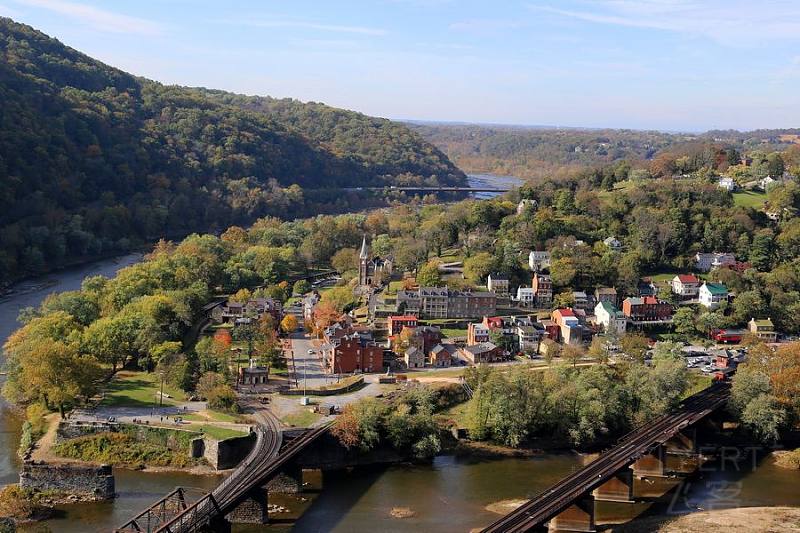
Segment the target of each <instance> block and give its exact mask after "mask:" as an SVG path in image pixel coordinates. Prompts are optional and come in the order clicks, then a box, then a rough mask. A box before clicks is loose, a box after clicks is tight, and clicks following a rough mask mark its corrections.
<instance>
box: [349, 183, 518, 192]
mask: <svg viewBox="0 0 800 533" xmlns="http://www.w3.org/2000/svg"><path fill="white" fill-rule="evenodd" d="M514 188H515V187H395V186H393V185H390V186H386V187H347V188H344V189H342V190H343V191H346V192H361V191H368V192H392V191H399V192H423V193H424V192H431V193H434V192H496V193H498V194H502V193H505V192H509V191H511V190H513V189H514Z"/></svg>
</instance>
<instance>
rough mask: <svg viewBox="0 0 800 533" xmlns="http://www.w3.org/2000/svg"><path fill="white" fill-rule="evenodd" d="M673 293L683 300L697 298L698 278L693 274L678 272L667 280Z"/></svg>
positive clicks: (698, 290)
mask: <svg viewBox="0 0 800 533" xmlns="http://www.w3.org/2000/svg"><path fill="white" fill-rule="evenodd" d="M669 284H670V286H671V287H672V292H673V294H677V295H678V296H679V297H680V298H681V299H683V300H691V299H692V298H697V295H698V294H699V292H700V280H699V279H698V278H697V276H695V275H694V274H678V275H677V276H675V277H674V278H672V281H670V282H669Z"/></svg>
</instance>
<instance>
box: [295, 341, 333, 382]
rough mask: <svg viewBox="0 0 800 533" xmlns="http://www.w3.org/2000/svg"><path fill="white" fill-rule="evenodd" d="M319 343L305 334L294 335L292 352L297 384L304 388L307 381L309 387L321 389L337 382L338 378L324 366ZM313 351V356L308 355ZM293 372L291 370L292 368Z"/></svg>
mask: <svg viewBox="0 0 800 533" xmlns="http://www.w3.org/2000/svg"><path fill="white" fill-rule="evenodd" d="M316 344H317V343H316V342H315V341H314V340H313V339H311V338H310V337H309V336H308V335H306V334H305V333H293V334H292V350H293V351H294V366H295V372H296V376H294V377H296V379H297V384H298V386H299V387H302V386H303V382H304V381H305V383H306V385H307V386H308V387H319V386H322V385H326V384H330V383H333V382H334V381H336V376H330V375H328V374H327V373H326V372H325V368H324V367H323V365H322V355H321V354H320V353H319V347H318V346H317V345H316ZM309 350H313V352H314V353H313V354H310V353H308V352H309ZM290 370H291V368H290Z"/></svg>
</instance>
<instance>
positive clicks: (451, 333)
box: [442, 328, 467, 337]
mask: <svg viewBox="0 0 800 533" xmlns="http://www.w3.org/2000/svg"><path fill="white" fill-rule="evenodd" d="M442 335H444V336H445V337H466V336H467V330H466V329H457V328H442Z"/></svg>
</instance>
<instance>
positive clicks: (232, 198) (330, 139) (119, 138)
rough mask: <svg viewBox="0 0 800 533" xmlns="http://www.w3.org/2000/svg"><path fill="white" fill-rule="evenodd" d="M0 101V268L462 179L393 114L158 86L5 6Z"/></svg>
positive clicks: (11, 274)
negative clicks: (8, 14)
mask: <svg viewBox="0 0 800 533" xmlns="http://www.w3.org/2000/svg"><path fill="white" fill-rule="evenodd" d="M0 103H1V105H0V279H8V278H15V277H18V276H20V275H23V274H26V273H32V272H41V271H45V270H48V269H51V268H53V267H56V266H59V265H62V264H66V263H68V262H71V261H75V260H79V259H80V258H82V257H90V256H96V255H99V254H104V253H113V252H115V251H123V250H126V249H128V248H130V247H131V246H133V245H135V244H136V243H141V242H145V241H149V240H152V239H154V238H158V237H161V236H165V235H166V236H170V235H182V234H185V233H188V232H191V231H196V230H213V229H214V228H222V227H226V226H228V225H230V224H233V223H246V222H248V221H250V220H252V219H254V218H255V217H259V216H265V215H275V216H281V215H286V214H287V213H292V215H295V216H301V215H304V214H311V213H314V212H318V211H320V210H325V207H326V206H325V202H326V201H328V200H330V203H331V204H334V202H338V203H337V206H338V207H339V208H342V207H344V206H342V205H341V202H342V201H343V200H342V199H341V198H339V196H341V195H338V194H334V193H333V192H331V193H329V194H327V195H326V194H325V193H324V191H323V192H322V193H320V192H319V191H318V190H319V189H327V188H335V187H341V186H360V185H378V184H383V183H386V184H408V183H414V184H449V185H456V184H462V183H464V180H465V179H466V178H465V176H464V174H463V173H462V172H461V171H460V170H458V169H457V168H456V167H455V166H454V165H453V163H451V162H450V161H449V160H448V159H447V157H446V156H445V155H444V154H442V152H441V151H439V150H438V149H437V148H435V147H434V146H433V145H431V144H430V143H428V142H427V141H424V140H423V139H422V138H421V137H420V136H419V135H418V134H416V133H414V132H412V131H410V130H409V129H408V128H407V127H406V126H405V125H403V124H399V123H394V122H391V121H389V120H385V119H379V118H373V117H368V116H365V115H362V114H360V113H355V112H352V111H345V110H341V109H335V108H332V107H328V106H325V105H323V104H317V103H308V104H304V103H301V102H298V101H295V100H275V99H271V98H259V97H248V96H239V95H234V94H230V93H225V92H221V91H211V90H207V89H192V88H186V87H176V86H165V85H162V84H159V83H156V82H154V81H150V80H147V79H144V78H139V77H136V76H133V75H130V74H128V73H126V72H123V71H121V70H118V69H116V68H113V67H110V66H108V65H105V64H103V63H101V62H99V61H96V60H94V59H92V58H90V57H88V56H86V55H84V54H82V53H80V52H78V51H76V50H73V49H71V48H69V47H67V46H64V45H63V44H62V43H60V42H59V41H57V40H55V39H52V38H50V37H48V36H47V35H45V34H43V33H41V32H39V31H36V30H34V29H33V28H31V27H29V26H26V25H23V24H18V23H16V22H14V21H12V20H11V19H8V18H0ZM309 190H313V191H316V192H311V193H309Z"/></svg>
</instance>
